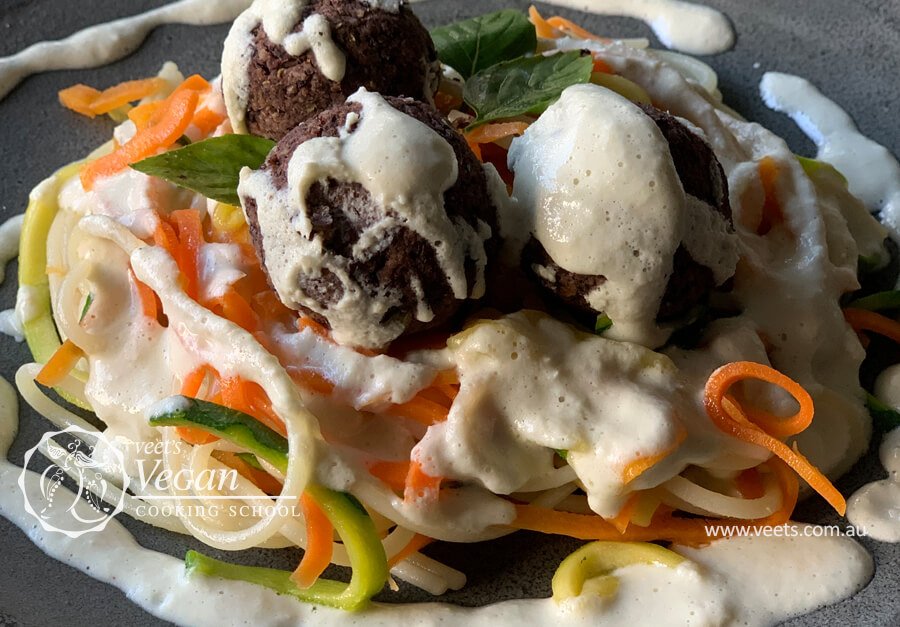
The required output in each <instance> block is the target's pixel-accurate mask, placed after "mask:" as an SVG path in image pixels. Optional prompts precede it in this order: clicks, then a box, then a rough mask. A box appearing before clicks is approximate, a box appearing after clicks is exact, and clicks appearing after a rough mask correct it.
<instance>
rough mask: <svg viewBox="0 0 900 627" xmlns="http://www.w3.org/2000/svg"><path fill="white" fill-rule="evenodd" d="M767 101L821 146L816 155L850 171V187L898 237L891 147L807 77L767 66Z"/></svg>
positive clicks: (899, 211)
mask: <svg viewBox="0 0 900 627" xmlns="http://www.w3.org/2000/svg"><path fill="white" fill-rule="evenodd" d="M759 88H760V92H761V94H762V97H763V100H765V102H766V104H767V105H768V106H769V107H771V108H772V109H774V110H776V111H780V112H782V113H786V114H787V115H789V116H790V117H791V119H792V120H794V122H796V123H797V125H798V126H799V127H800V128H801V129H802V130H803V132H804V133H806V135H807V136H809V138H810V139H811V140H813V142H815V144H816V146H817V147H818V149H819V152H818V154H817V155H816V158H817V159H819V160H820V161H825V162H827V163H830V164H831V165H833V166H834V167H836V168H837V169H838V170H840V172H841V173H842V174H843V175H844V176H846V177H847V180H848V181H849V183H850V191H851V192H853V194H854V195H855V196H858V197H859V198H861V199H862V200H863V201H864V202H865V203H866V205H867V206H868V207H869V210H870V211H873V212H874V211H880V212H881V220H882V222H883V223H884V224H885V225H886V226H887V227H888V228H889V229H890V230H891V232H892V234H893V235H894V237H895V238H898V237H900V163H898V162H897V159H896V157H894V155H892V154H891V152H890V151H889V150H888V149H887V148H885V147H884V146H882V145H881V144H878V143H877V142H875V141H873V140H872V139H869V138H868V137H865V136H864V135H862V134H861V133H860V132H859V129H858V128H857V127H856V124H854V123H853V119H852V118H851V117H850V116H849V115H848V114H847V112H846V111H844V110H843V109H841V107H840V106H838V105H837V104H836V103H835V102H834V101H832V100H829V99H828V98H827V97H825V96H824V95H823V94H822V92H820V91H819V90H818V89H816V88H815V86H814V85H813V84H812V83H810V82H809V81H807V80H806V79H803V78H800V77H799V76H792V75H790V74H781V73H779V72H766V74H765V75H764V76H763V79H762V82H761V83H760V86H759Z"/></svg>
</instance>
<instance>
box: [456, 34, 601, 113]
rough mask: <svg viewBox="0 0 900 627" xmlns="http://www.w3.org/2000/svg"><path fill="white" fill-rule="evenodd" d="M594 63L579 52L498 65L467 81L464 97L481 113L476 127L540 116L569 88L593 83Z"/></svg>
mask: <svg viewBox="0 0 900 627" xmlns="http://www.w3.org/2000/svg"><path fill="white" fill-rule="evenodd" d="M593 66H594V63H593V60H592V59H591V56H590V55H589V54H583V53H581V52H580V51H578V50H574V51H572V52H564V53H562V54H555V55H552V56H549V57H543V56H538V57H528V58H524V57H523V58H519V59H515V60H513V61H507V62H505V63H498V64H497V65H494V66H492V67H489V68H488V69H486V70H483V71H481V72H479V73H478V74H476V75H475V76H473V77H472V78H470V79H469V80H468V81H466V87H465V90H464V91H463V98H464V99H465V101H466V103H468V105H469V106H470V107H472V108H473V109H474V110H475V112H476V113H477V117H476V118H475V122H473V123H472V125H473V126H476V125H478V124H484V123H485V122H490V121H491V120H499V119H502V118H513V117H516V116H518V115H525V114H526V113H533V114H539V113H543V112H544V110H545V109H546V108H547V107H549V106H550V105H551V104H553V103H554V102H555V101H556V99H557V98H559V95H560V94H561V93H562V92H563V90H565V89H566V88H567V87H571V86H572V85H577V84H579V83H587V82H588V81H590V80H591V70H592V69H593Z"/></svg>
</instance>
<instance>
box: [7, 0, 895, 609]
mask: <svg viewBox="0 0 900 627" xmlns="http://www.w3.org/2000/svg"><path fill="white" fill-rule="evenodd" d="M210 1H215V0H210ZM161 4H165V0H131V1H130V2H116V1H115V0H82V1H81V2H62V1H61V0H3V2H2V4H0V19H2V21H3V28H2V31H0V32H2V35H3V36H2V37H0V56H5V55H8V54H12V53H14V52H16V51H17V50H20V49H21V48H23V47H25V46H27V45H29V44H31V43H34V42H36V41H40V40H45V39H55V38H59V37H64V36H66V35H68V34H70V33H72V32H74V31H75V30H78V29H80V28H83V27H85V26H89V25H91V24H95V23H99V22H103V21H107V20H110V19H114V18H117V17H122V16H125V15H130V14H134V13H137V12H139V11H143V10H146V9H148V8H152V7H154V6H159V5H161ZM528 4H529V3H528V2H524V1H518V0H465V1H463V0H456V1H448V0H443V1H440V0H435V1H432V2H425V3H423V4H419V5H417V6H416V7H415V9H416V11H417V13H418V14H419V15H420V16H422V18H423V20H424V21H425V22H426V24H427V25H429V26H434V25H437V24H441V23H446V22H449V21H452V20H455V19H458V18H462V17H468V16H472V15H475V14H478V13H483V12H487V11H490V10H496V9H499V8H505V7H509V6H513V7H518V8H522V9H524V8H526V7H527V6H528ZM707 4H710V5H713V6H716V7H718V8H720V9H722V10H723V11H724V12H725V13H726V14H727V15H728V16H729V17H730V18H731V19H732V20H733V21H734V23H735V25H736V30H737V33H738V42H737V45H736V47H735V48H734V50H733V51H731V52H727V53H725V54H722V55H718V56H715V57H712V58H710V59H708V62H709V63H710V64H711V65H712V66H713V67H714V68H715V69H716V70H717V71H718V72H719V77H720V81H721V89H722V91H723V92H724V94H725V99H726V101H727V102H728V103H729V104H731V105H732V106H733V107H735V108H736V109H738V110H739V111H741V112H742V113H744V114H745V115H746V116H747V117H748V118H751V119H754V120H757V121H759V122H761V123H762V124H764V125H766V126H768V127H769V128H772V129H773V130H775V131H776V132H778V133H779V134H781V135H782V136H784V137H785V138H787V140H788V142H789V143H790V144H791V146H792V147H793V148H794V150H795V151H796V152H798V153H800V154H804V155H812V153H813V152H814V150H813V147H812V145H811V144H810V142H809V141H808V140H807V139H806V138H805V137H803V135H802V134H801V133H800V132H799V131H797V129H796V128H795V127H794V126H793V125H792V124H791V123H790V121H788V120H786V119H785V118H783V117H782V116H780V115H778V114H775V113H773V112H771V111H769V110H767V109H766V108H765V107H764V106H763V105H762V103H761V102H760V101H759V98H758V96H757V84H758V82H759V78H760V77H761V75H762V73H763V72H764V71H765V70H767V69H772V70H781V71H785V72H791V73H795V74H799V75H801V76H805V77H807V78H809V79H811V80H812V81H813V82H814V83H816V84H817V85H818V86H819V87H820V88H821V89H822V90H823V91H824V92H825V93H826V94H827V95H829V96H830V97H832V98H833V99H835V100H836V101H837V102H838V103H840V104H841V105H842V106H844V107H845V108H846V109H847V110H848V111H849V112H850V113H851V114H852V115H853V117H854V119H855V120H856V121H857V122H858V124H859V126H860V127H861V129H862V131H863V132H864V133H865V134H867V135H869V136H870V137H874V138H876V139H877V140H878V141H880V142H881V143H883V144H885V145H886V146H887V147H888V148H889V149H890V150H891V151H892V152H893V153H894V154H900V133H898V126H897V123H896V122H895V119H894V115H895V112H896V103H897V102H898V100H900V80H898V78H897V75H896V71H897V60H898V59H900V2H897V0H887V1H884V0H865V1H861V2H855V3H853V2H846V0H827V1H826V0H819V1H818V2H796V0H766V1H760V0H757V1H755V2H747V1H746V0H707ZM538 5H539V6H540V7H541V8H542V9H546V10H547V11H554V12H556V13H560V14H563V15H566V16H568V17H571V18H576V19H578V20H581V21H582V23H584V24H585V26H587V27H589V28H591V29H592V30H594V31H595V32H601V33H610V34H617V35H621V36H649V35H650V32H649V29H647V28H646V27H645V26H644V25H643V24H641V23H638V22H635V21H632V20H626V19H609V18H600V17H596V16H584V15H582V14H578V13H577V12H574V11H566V10H556V9H553V8H552V7H548V6H541V5H540V3H538ZM226 32H227V26H216V27H207V28H195V27H187V26H165V27H162V28H159V29H157V30H156V31H155V32H153V33H152V34H151V35H150V37H149V38H148V39H147V42H146V43H145V44H144V46H143V47H142V48H141V49H140V50H139V51H138V52H137V53H135V54H133V55H131V56H130V57H128V58H126V59H124V60H122V61H119V62H117V63H114V64H112V65H109V66H106V67H103V68H99V69H95V70H84V71H75V72H51V73H47V74H43V75H39V76H35V77H32V78H30V79H28V80H26V81H25V82H24V83H22V84H21V85H20V86H19V87H18V88H17V89H16V90H15V91H13V92H12V93H11V94H10V95H9V96H8V97H7V98H6V99H5V100H3V101H2V102H0V120H2V122H0V151H2V153H0V154H2V163H3V166H2V167H3V176H2V177H0V212H2V214H3V217H5V216H9V215H13V214H16V213H19V212H21V211H23V210H24V208H25V204H26V201H27V196H28V192H29V190H30V189H31V188H32V187H33V186H34V185H35V184H36V183H38V182H39V181H40V180H41V179H42V178H44V177H45V176H47V175H48V174H49V173H51V172H52V171H53V170H54V169H56V168H57V167H59V166H61V165H64V164H66V163H68V162H71V161H73V160H75V159H78V158H80V157H81V156H83V155H84V154H85V153H86V152H87V151H88V150H89V149H90V148H91V147H93V146H96V145H98V144H100V143H102V142H103V141H105V140H106V139H108V138H109V136H110V132H111V125H110V124H108V123H105V122H103V121H100V120H96V121H90V120H86V119H85V118H82V117H80V116H76V115H74V114H71V113H69V112H68V111H65V110H63V109H62V108H61V107H60V106H59V105H58V103H57V101H56V92H57V91H58V90H59V89H61V88H63V87H66V86H68V85H71V84H73V83H77V82H84V83H87V84H91V85H99V86H102V85H109V84H112V83H114V82H116V81H118V80H124V79H126V78H133V77H139V76H147V75H150V74H152V73H154V72H155V71H156V70H157V69H158V68H159V66H160V65H161V63H162V62H163V61H164V60H167V59H171V60H174V61H176V62H178V63H179V65H180V66H181V68H182V70H184V71H185V72H199V73H201V74H204V75H207V76H211V75H214V74H216V73H217V64H218V57H219V51H220V48H221V42H222V40H223V39H224V37H225V34H226ZM15 272H16V268H15V263H13V264H11V266H10V267H9V268H8V276H12V277H14V276H15ZM14 295H15V282H14V281H13V280H10V281H7V282H6V283H5V284H4V285H3V286H2V288H0V305H2V308H5V307H9V306H11V305H12V303H13V301H14ZM0 344H2V354H0V373H2V375H3V376H5V377H6V378H7V379H11V377H12V376H13V374H14V372H15V369H16V367H17V366H18V364H20V363H22V362H23V361H26V360H28V359H29V357H30V356H29V354H28V351H27V349H26V348H25V347H24V346H23V345H16V344H14V343H13V342H12V341H10V340H9V339H2V338H0ZM47 427H48V423H47V422H46V421H44V420H43V419H41V418H40V417H38V416H36V415H35V414H34V413H33V412H31V411H30V410H28V409H27V408H24V409H23V411H22V424H21V430H20V435H19V436H18V438H17V440H16V443H15V445H14V447H13V451H12V454H11V455H12V458H13V460H14V461H16V462H18V463H21V456H22V453H23V452H24V451H25V450H26V449H27V448H29V447H30V446H32V445H33V444H34V443H35V442H37V440H38V439H39V437H40V433H42V432H43V430H45V429H46V428H47ZM883 475H884V471H883V470H882V468H881V467H880V465H879V464H878V461H877V459H876V458H875V456H874V455H873V454H870V455H869V456H868V457H867V458H866V459H864V460H863V461H862V462H860V463H859V464H858V465H857V466H856V468H854V469H853V471H852V472H850V473H849V475H847V476H846V477H844V478H843V479H842V480H841V481H840V482H839V484H838V485H839V487H840V488H841V490H842V491H843V493H844V494H850V493H851V492H852V490H854V489H855V488H857V487H858V486H860V485H862V484H863V483H865V482H867V481H870V480H872V479H875V478H880V477H882V476H883ZM797 517H798V518H799V519H801V520H808V521H813V522H820V523H825V524H837V523H841V521H840V520H839V519H838V518H837V517H836V516H835V515H833V514H830V513H829V512H827V511H825V509H824V508H823V507H821V505H820V503H819V502H809V503H806V504H805V505H802V506H801V507H800V509H799V510H798V513H797ZM120 520H121V521H122V522H124V523H125V525H126V526H127V527H128V528H129V529H131V530H132V532H134V533H136V535H137V538H138V539H139V541H140V542H141V544H143V545H144V546H147V547H149V548H153V549H158V550H164V551H167V552H170V553H172V554H173V555H183V554H184V551H185V549H186V548H188V547H192V546H195V545H196V543H195V542H193V541H189V540H185V539H184V538H181V537H175V536H173V535H171V534H166V533H163V532H160V531H158V530H155V529H150V528H148V527H147V526H146V525H143V524H141V523H137V522H134V521H132V520H130V519H128V518H127V517H125V516H122V517H120ZM0 535H2V536H3V538H4V539H3V543H2V549H0V551H2V553H0V555H2V559H0V564H2V567H0V624H24V625H56V624H63V623H66V624H75V625H87V624H90V625H97V624H113V625H126V624H128V625H156V624H160V621H158V620H157V619H155V618H154V617H152V616H150V615H149V614H147V613H145V612H144V611H143V610H141V609H139V608H138V607H136V606H134V605H132V604H131V603H130V602H129V601H128V600H127V599H126V598H125V597H124V595H123V594H122V593H121V592H119V591H118V590H116V589H114V588H112V587H110V586H107V585H105V584H101V583H98V582H96V581H94V580H93V579H91V578H90V577H88V576H86V575H84V574H82V573H80V572H78V571H75V570H74V569H72V568H69V567H68V566H65V565H63V564H61V563H59V562H56V561H53V560H51V559H50V558H48V557H47V556H45V555H44V554H43V553H41V552H40V550H39V549H37V548H36V547H35V546H34V545H33V544H31V542H30V541H29V540H28V539H27V538H26V537H25V535H24V534H23V533H22V532H21V531H19V530H18V529H17V528H15V527H13V526H12V525H11V524H10V523H9V522H7V521H6V520H5V519H2V518H0ZM863 544H864V545H865V546H866V548H867V549H868V550H869V552H870V553H872V554H873V555H874V556H875V561H876V573H875V578H874V579H873V580H872V582H871V583H870V584H869V585H868V586H867V587H866V588H865V589H864V590H863V591H862V592H860V593H859V594H858V595H857V596H855V597H854V598H852V599H850V600H848V601H844V602H842V603H838V604H836V605H834V606H831V607H829V608H825V609H822V610H819V611H817V612H814V613H812V614H809V615H807V616H804V617H801V618H797V619H794V620H792V621H790V623H789V624H791V625H821V624H853V625H863V624H865V625H894V626H896V625H898V624H900V594H898V590H900V545H889V544H882V543H878V542H872V541H868V540H865V539H864V540H863ZM574 546H575V543H573V542H569V541H566V540H561V539H554V538H548V537H546V536H539V535H535V534H526V533H521V534H516V535H515V536H512V537H509V538H505V539H502V540H499V541H496V542H493V543H489V544H479V545H472V546H469V547H465V548H463V549H462V550H461V549H460V548H458V547H455V546H452V545H444V546H438V547H435V549H434V551H433V553H434V554H435V556H436V557H439V558H443V559H445V560H446V561H447V562H448V563H450V564H452V565H454V566H456V567H458V568H461V569H462V570H464V571H465V572H466V573H467V574H468V575H469V585H468V586H467V587H466V589H465V590H463V591H461V592H459V593H454V594H451V595H448V596H446V597H444V599H445V600H447V601H450V602H454V603H459V604H463V605H482V604H486V603H490V602H493V601H498V600H502V599H509V598H517V597H523V596H548V595H549V581H550V573H552V570H553V568H554V567H555V566H556V565H557V564H558V562H559V560H560V559H561V558H562V557H563V556H564V555H565V554H566V553H567V552H568V551H570V550H571V549H572V548H573V547H574ZM231 558H232V559H234V557H233V556H232V557H231ZM248 559H257V560H260V559H261V560H263V561H265V562H268V563H271V564H281V565H282V566H287V565H288V564H289V563H290V562H291V561H292V560H294V559H295V557H294V556H292V555H284V554H283V552H282V553H275V552H262V551H260V552H257V553H256V554H254V555H251V556H249V558H248ZM426 597H427V595H424V594H421V593H416V592H415V591H410V590H404V591H403V592H402V593H401V595H399V597H398V596H390V595H384V596H383V598H384V599H385V600H389V599H390V600H404V601H409V600H425V598H426Z"/></svg>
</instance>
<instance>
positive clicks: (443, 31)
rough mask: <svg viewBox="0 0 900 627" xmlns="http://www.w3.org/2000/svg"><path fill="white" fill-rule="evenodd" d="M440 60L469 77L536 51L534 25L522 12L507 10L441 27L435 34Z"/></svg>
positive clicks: (432, 35)
mask: <svg viewBox="0 0 900 627" xmlns="http://www.w3.org/2000/svg"><path fill="white" fill-rule="evenodd" d="M431 38H432V39H433V40H434V46H435V48H437V53H438V58H440V60H441V61H442V62H444V63H446V64H447V65H449V66H450V67H452V68H453V69H454V70H456V71H457V72H459V73H460V74H462V76H463V78H469V77H470V76H472V75H473V74H475V73H477V72H479V71H480V70H483V69H485V68H488V67H490V66H492V65H494V64H495V63H500V62H501V61H506V60H508V59H515V58H516V57H521V56H522V55H524V54H530V53H532V52H534V50H535V48H536V47H537V35H536V34H535V32H534V25H533V24H532V23H531V22H529V21H528V18H527V17H525V15H524V14H523V13H521V12H519V11H516V10H514V9H506V10H503V11H497V12H496V13H488V14H487V15H480V16H478V17H473V18H472V19H470V20H464V21H462V22H456V23H455V24H450V25H449V26H441V27H439V28H435V29H434V30H432V31H431Z"/></svg>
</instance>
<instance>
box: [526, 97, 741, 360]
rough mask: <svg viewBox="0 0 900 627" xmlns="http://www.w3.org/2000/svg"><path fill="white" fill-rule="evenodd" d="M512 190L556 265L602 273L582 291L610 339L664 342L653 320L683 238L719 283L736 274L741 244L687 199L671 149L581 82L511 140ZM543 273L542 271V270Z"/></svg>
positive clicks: (625, 104) (627, 104)
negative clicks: (607, 322)
mask: <svg viewBox="0 0 900 627" xmlns="http://www.w3.org/2000/svg"><path fill="white" fill-rule="evenodd" d="M509 164H510V169H511V170H513V171H514V172H515V173H516V174H517V176H516V181H515V187H514V189H513V196H514V197H515V198H516V199H517V200H518V201H519V206H520V207H521V209H522V210H523V211H524V212H525V215H524V216H521V217H520V218H519V220H520V221H521V222H522V223H523V225H524V226H525V228H528V226H529V224H530V227H531V228H530V230H531V232H532V233H533V235H534V237H535V238H536V239H537V240H538V241H539V242H540V243H541V244H542V245H543V247H544V249H545V250H546V251H547V253H548V254H549V255H550V257H551V258H552V259H553V261H555V262H556V263H557V264H558V265H559V266H560V267H562V268H563V269H565V270H568V271H570V272H574V273H577V274H584V275H603V276H605V277H606V280H605V281H604V282H603V283H602V284H600V285H598V286H597V287H595V288H594V289H593V290H592V291H591V292H590V293H589V294H587V295H586V300H587V302H588V304H589V305H590V306H591V307H592V308H593V309H594V310H596V311H598V312H604V313H606V314H607V315H608V316H609V317H610V318H612V320H613V327H612V328H611V329H610V330H609V331H608V332H607V335H608V336H609V337H611V338H612V339H618V340H626V341H632V342H638V343H640V344H644V345H645V346H650V347H654V346H658V345H660V344H662V343H663V342H664V341H665V339H666V337H667V336H668V332H667V331H666V330H664V329H660V328H659V327H658V326H657V325H656V323H655V318H656V314H657V312H658V310H659V304H660V302H661V301H662V298H663V294H664V293H665V290H666V285H667V284H668V280H669V277H670V276H671V274H672V258H673V256H674V253H675V250H676V249H677V248H678V246H679V245H680V244H681V243H682V242H683V243H684V244H685V247H686V248H687V250H688V252H690V253H691V254H692V256H693V257H694V259H695V260H697V261H698V262H700V263H705V264H709V267H711V268H712V269H713V271H714V275H715V278H716V280H717V282H718V283H721V282H723V281H725V280H726V279H727V278H728V277H729V276H731V274H733V272H734V268H735V265H736V263H737V248H736V241H735V238H734V237H733V236H731V235H730V234H729V233H728V225H727V223H726V222H725V220H724V218H722V217H721V216H720V215H719V214H718V213H716V212H714V211H713V210H712V208H710V207H708V206H707V205H706V204H705V203H703V202H701V201H699V200H697V199H690V200H688V199H687V197H686V194H685V192H684V189H683V188H682V186H681V182H680V181H679V179H678V174H677V173H676V171H675V164H674V163H673V161H672V157H671V155H670V153H669V146H668V143H667V142H666V140H665V137H664V136H663V135H662V133H661V132H660V130H659V129H658V128H657V126H656V124H655V123H654V122H653V120H652V119H651V118H650V117H649V116H647V115H646V114H645V113H644V112H643V111H641V109H640V108H638V107H637V106H636V105H634V104H633V103H632V102H631V101H629V100H627V99H626V98H624V97H622V96H620V95H618V94H616V93H615V92H613V91H610V90H608V89H605V88H603V87H600V86H597V85H576V86H574V87H570V88H568V89H566V90H565V91H564V92H563V94H562V96H561V97H560V99H559V100H558V101H557V102H556V103H555V104H553V105H552V106H551V107H550V108H549V109H547V111H546V112H545V113H544V114H543V115H542V116H541V117H540V118H539V119H538V120H537V122H535V123H534V124H532V125H531V126H530V127H529V128H528V130H527V131H526V132H525V134H524V135H523V136H522V137H520V138H516V139H515V140H513V142H512V145H511V146H510V151H509ZM539 271H540V270H539Z"/></svg>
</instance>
